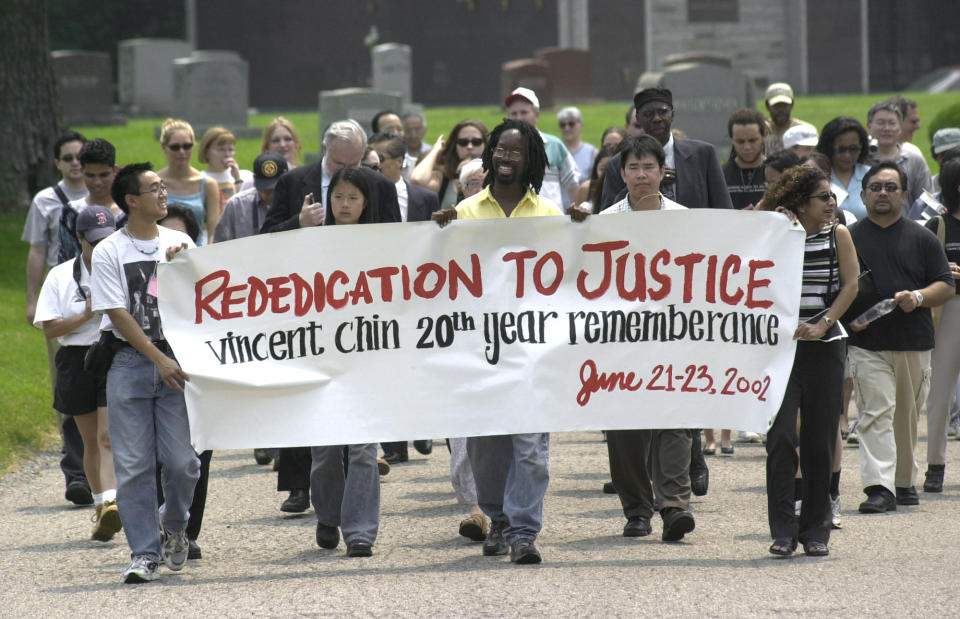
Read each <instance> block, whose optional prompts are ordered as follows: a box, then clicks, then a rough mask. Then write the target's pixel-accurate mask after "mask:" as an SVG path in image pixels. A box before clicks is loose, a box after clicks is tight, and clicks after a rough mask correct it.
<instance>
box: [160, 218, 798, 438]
mask: <svg viewBox="0 0 960 619" xmlns="http://www.w3.org/2000/svg"><path fill="white" fill-rule="evenodd" d="M803 242H804V235H803V232H802V229H801V228H799V227H798V226H795V225H790V224H788V223H787V222H786V220H785V218H784V217H783V216H782V215H779V214H773V213H756V212H735V211H715V210H708V209H691V210H689V211H658V212H650V213H630V214H625V215H615V216H594V217H590V218H589V219H588V221H587V222H585V223H582V224H575V223H573V222H571V221H570V220H569V219H568V218H566V217H539V218H517V219H511V220H502V219H501V220H486V221H466V220H463V221H455V222H453V223H452V224H451V225H449V226H447V227H446V228H444V229H440V228H438V227H437V226H436V225H435V224H433V223H431V222H425V223H410V224H377V225H373V224H370V225H354V226H329V227H320V228H309V229H302V230H296V231H290V232H281V233H276V234H269V235H263V236H257V237H251V238H246V239H239V240H235V241H230V242H227V243H220V244H216V245H210V246H205V247H200V248H197V249H193V250H190V251H187V252H182V253H181V254H180V255H178V257H176V258H175V259H174V261H173V262H172V263H170V264H161V265H160V269H159V300H160V313H161V317H162V321H163V329H164V333H165V335H166V337H167V339H168V340H169V341H170V343H171V345H172V347H173V349H174V351H175V353H176V356H177V359H178V360H179V362H180V364H181V366H182V367H183V369H184V371H185V372H186V373H187V374H188V375H189V376H190V382H189V383H187V386H186V398H187V408H188V410H189V414H190V429H191V434H192V440H193V443H194V446H195V447H196V448H197V449H231V448H249V447H279V446H300V445H329V444H351V443H367V442H379V441H385V440H407V439H413V438H431V437H433V438H436V437H445V436H477V435H488V434H507V433H518V432H548V431H549V432H556V431H568V430H599V429H627V428H675V427H712V428H732V429H744V430H753V431H758V432H763V431H766V429H767V428H768V425H769V423H770V421H771V420H772V419H773V417H774V416H775V415H776V412H777V409H778V408H779V404H780V401H781V399H782V398H783V393H784V390H785V388H786V383H787V379H788V378H789V375H790V368H791V366H792V364H793V354H794V346H795V344H794V342H793V339H792V335H793V332H794V330H795V329H796V326H797V313H798V303H799V298H800V276H801V268H802V260H803Z"/></svg>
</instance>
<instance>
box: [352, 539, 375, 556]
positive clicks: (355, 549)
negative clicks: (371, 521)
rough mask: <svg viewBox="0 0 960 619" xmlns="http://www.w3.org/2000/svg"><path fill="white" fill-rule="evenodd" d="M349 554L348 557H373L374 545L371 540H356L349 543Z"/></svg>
mask: <svg viewBox="0 0 960 619" xmlns="http://www.w3.org/2000/svg"><path fill="white" fill-rule="evenodd" d="M347 556H348V557H372V556H373V546H372V545H371V544H370V542H365V541H363V540H354V541H352V542H348V543H347Z"/></svg>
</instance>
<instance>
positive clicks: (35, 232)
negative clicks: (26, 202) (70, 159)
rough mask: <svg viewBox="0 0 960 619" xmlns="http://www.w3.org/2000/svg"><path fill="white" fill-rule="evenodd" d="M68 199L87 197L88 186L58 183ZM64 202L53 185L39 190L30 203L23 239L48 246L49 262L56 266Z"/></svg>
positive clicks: (33, 243)
mask: <svg viewBox="0 0 960 619" xmlns="http://www.w3.org/2000/svg"><path fill="white" fill-rule="evenodd" d="M57 185H58V186H59V187H60V189H61V190H62V191H63V193H64V195H66V196H67V201H68V202H71V201H74V200H80V199H81V198H85V197H87V188H86V187H84V188H83V189H71V188H70V187H69V186H67V184H66V183H65V182H64V181H60V182H59V183H57ZM62 207H63V203H62V202H60V198H59V197H57V192H56V191H54V190H53V187H47V188H46V189H43V190H42V191H40V192H38V193H37V195H36V196H34V197H33V202H31V203H30V210H29V211H28V212H27V221H26V223H25V224H24V226H23V235H22V236H21V237H20V239H21V240H24V241H26V242H27V243H30V244H31V245H37V246H43V247H46V248H47V264H49V265H50V266H56V264H57V262H58V261H57V253H58V252H59V250H60V209H61V208H62Z"/></svg>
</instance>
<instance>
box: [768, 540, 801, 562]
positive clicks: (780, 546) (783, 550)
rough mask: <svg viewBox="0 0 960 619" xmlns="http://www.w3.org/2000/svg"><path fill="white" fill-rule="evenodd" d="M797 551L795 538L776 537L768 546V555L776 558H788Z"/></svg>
mask: <svg viewBox="0 0 960 619" xmlns="http://www.w3.org/2000/svg"><path fill="white" fill-rule="evenodd" d="M796 549H797V540H796V538H791V537H778V538H776V539H775V540H773V543H772V544H770V554H772V555H777V556H778V557H789V556H790V555H792V554H793V551H795V550H796Z"/></svg>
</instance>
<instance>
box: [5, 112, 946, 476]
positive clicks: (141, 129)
mask: <svg viewBox="0 0 960 619" xmlns="http://www.w3.org/2000/svg"><path fill="white" fill-rule="evenodd" d="M887 96H889V95H887V94H870V95H838V96H820V97H799V98H798V99H797V102H796V105H795V107H794V114H795V116H797V117H798V118H800V119H802V120H805V121H807V122H809V123H812V124H813V125H815V126H816V127H818V128H820V127H823V125H824V124H826V123H827V121H829V120H830V119H831V118H834V117H835V116H841V115H843V116H853V117H854V118H857V119H859V120H860V121H861V122H863V123H866V113H867V109H869V107H870V106H871V105H872V104H873V103H875V102H877V101H880V100H882V99H885V98H886V97H887ZM913 98H914V99H915V100H916V101H917V102H918V104H919V109H920V120H921V124H922V123H923V122H924V121H925V120H929V119H931V118H933V117H934V115H935V114H936V113H937V112H939V111H940V110H941V109H943V108H944V107H946V106H947V105H949V104H951V103H953V102H954V101H955V100H956V97H955V96H953V95H950V94H947V95H926V94H915V95H914V96H913ZM760 105H761V106H762V101H761V102H760ZM561 107H563V104H558V106H557V107H556V108H554V109H551V110H544V111H543V113H542V115H541V116H542V117H541V119H540V128H541V129H542V130H544V131H546V132H548V133H550V132H552V133H555V134H559V133H560V131H559V128H558V127H557V119H556V111H557V110H559V109H560V108H561ZM627 107H628V102H627V101H620V102H613V103H598V104H589V105H580V106H579V108H580V110H581V112H582V113H583V117H584V127H585V129H584V139H585V140H586V141H588V142H591V143H593V144H598V143H599V142H600V135H601V134H602V133H603V130H604V129H606V128H607V127H609V126H611V125H618V126H623V122H624V114H625V112H626V110H627ZM425 114H426V116H427V125H428V129H427V137H426V140H427V142H429V143H431V144H432V143H433V142H434V141H435V140H436V139H437V136H439V135H440V133H441V132H442V133H446V132H448V131H449V130H450V129H451V128H452V127H453V126H454V125H455V124H456V123H457V122H459V121H460V120H463V119H465V118H478V119H480V120H482V121H483V122H484V123H486V124H487V126H488V127H489V128H491V129H492V128H493V127H494V126H496V125H497V124H498V123H499V122H500V120H501V119H502V118H503V110H502V109H500V108H498V107H496V106H492V105H491V106H480V107H444V108H431V109H427V110H426V111H425ZM274 116H276V114H258V115H256V116H253V117H251V118H250V122H249V124H250V126H252V127H264V126H265V125H266V124H267V123H268V122H270V120H271V119H272V118H273V117H274ZM284 116H286V117H287V118H289V119H290V120H291V121H292V122H293V123H294V125H296V127H297V128H298V130H299V132H300V137H301V140H302V141H303V148H304V153H315V152H317V151H318V150H319V136H318V121H319V119H318V115H317V113H316V112H292V113H284ZM162 120H163V119H160V118H147V119H133V120H131V121H130V122H129V123H127V124H126V125H125V126H118V127H78V128H77V129H79V130H80V131H81V132H82V133H84V134H85V135H86V136H87V137H88V138H92V137H102V138H104V139H107V140H109V141H110V142H112V143H113V144H114V145H115V146H116V147H117V156H118V163H120V164H126V163H132V162H135V161H152V162H153V163H154V165H155V166H157V167H158V168H160V167H163V166H164V160H163V153H162V151H161V149H160V145H159V143H158V142H157V140H156V138H155V137H154V135H155V129H156V127H158V126H159V125H160V123H161V122H162ZM674 126H675V127H677V128H683V118H682V117H678V118H676V120H675V121H674ZM692 137H696V136H692ZM198 138H199V136H198ZM914 143H915V144H916V145H917V146H918V147H919V148H920V150H921V151H922V152H923V153H924V154H925V155H926V157H927V160H928V162H929V161H930V155H929V150H930V136H929V134H928V132H927V130H926V128H925V127H923V126H921V128H920V131H918V132H917V134H916V136H915V137H914ZM259 150H260V140H259V139H244V140H240V141H239V142H238V144H237V151H238V152H237V161H238V163H239V164H240V166H241V167H243V168H245V169H250V167H251V166H252V164H253V160H254V158H256V156H257V154H258V153H259ZM194 156H196V153H194ZM194 165H197V164H196V160H194ZM931 169H932V170H933V171H934V173H936V171H937V170H936V168H935V167H932V168H931ZM24 218H25V213H13V214H7V215H0V334H2V341H3V343H4V346H3V351H2V353H0V354H2V355H3V357H2V364H0V367H2V368H3V374H2V376H0V411H3V412H2V414H0V471H4V470H7V469H8V468H9V467H10V466H11V465H13V464H14V463H15V462H16V461H17V459H18V458H19V457H21V456H22V455H23V454H26V453H29V451H30V450H33V449H38V448H41V447H47V446H50V445H51V444H52V442H53V441H55V440H56V436H57V434H56V426H55V422H54V415H53V412H52V409H51V399H52V398H51V395H50V379H49V375H48V373H47V359H46V349H45V346H44V340H43V335H42V333H41V332H40V331H39V330H37V329H34V328H33V327H31V326H29V325H27V322H26V319H25V316H24V305H25V296H24V295H25V293H24V290H25V284H24V279H25V274H24V269H25V262H26V255H27V246H26V244H25V243H23V242H21V241H20V232H21V231H22V229H23V221H24Z"/></svg>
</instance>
